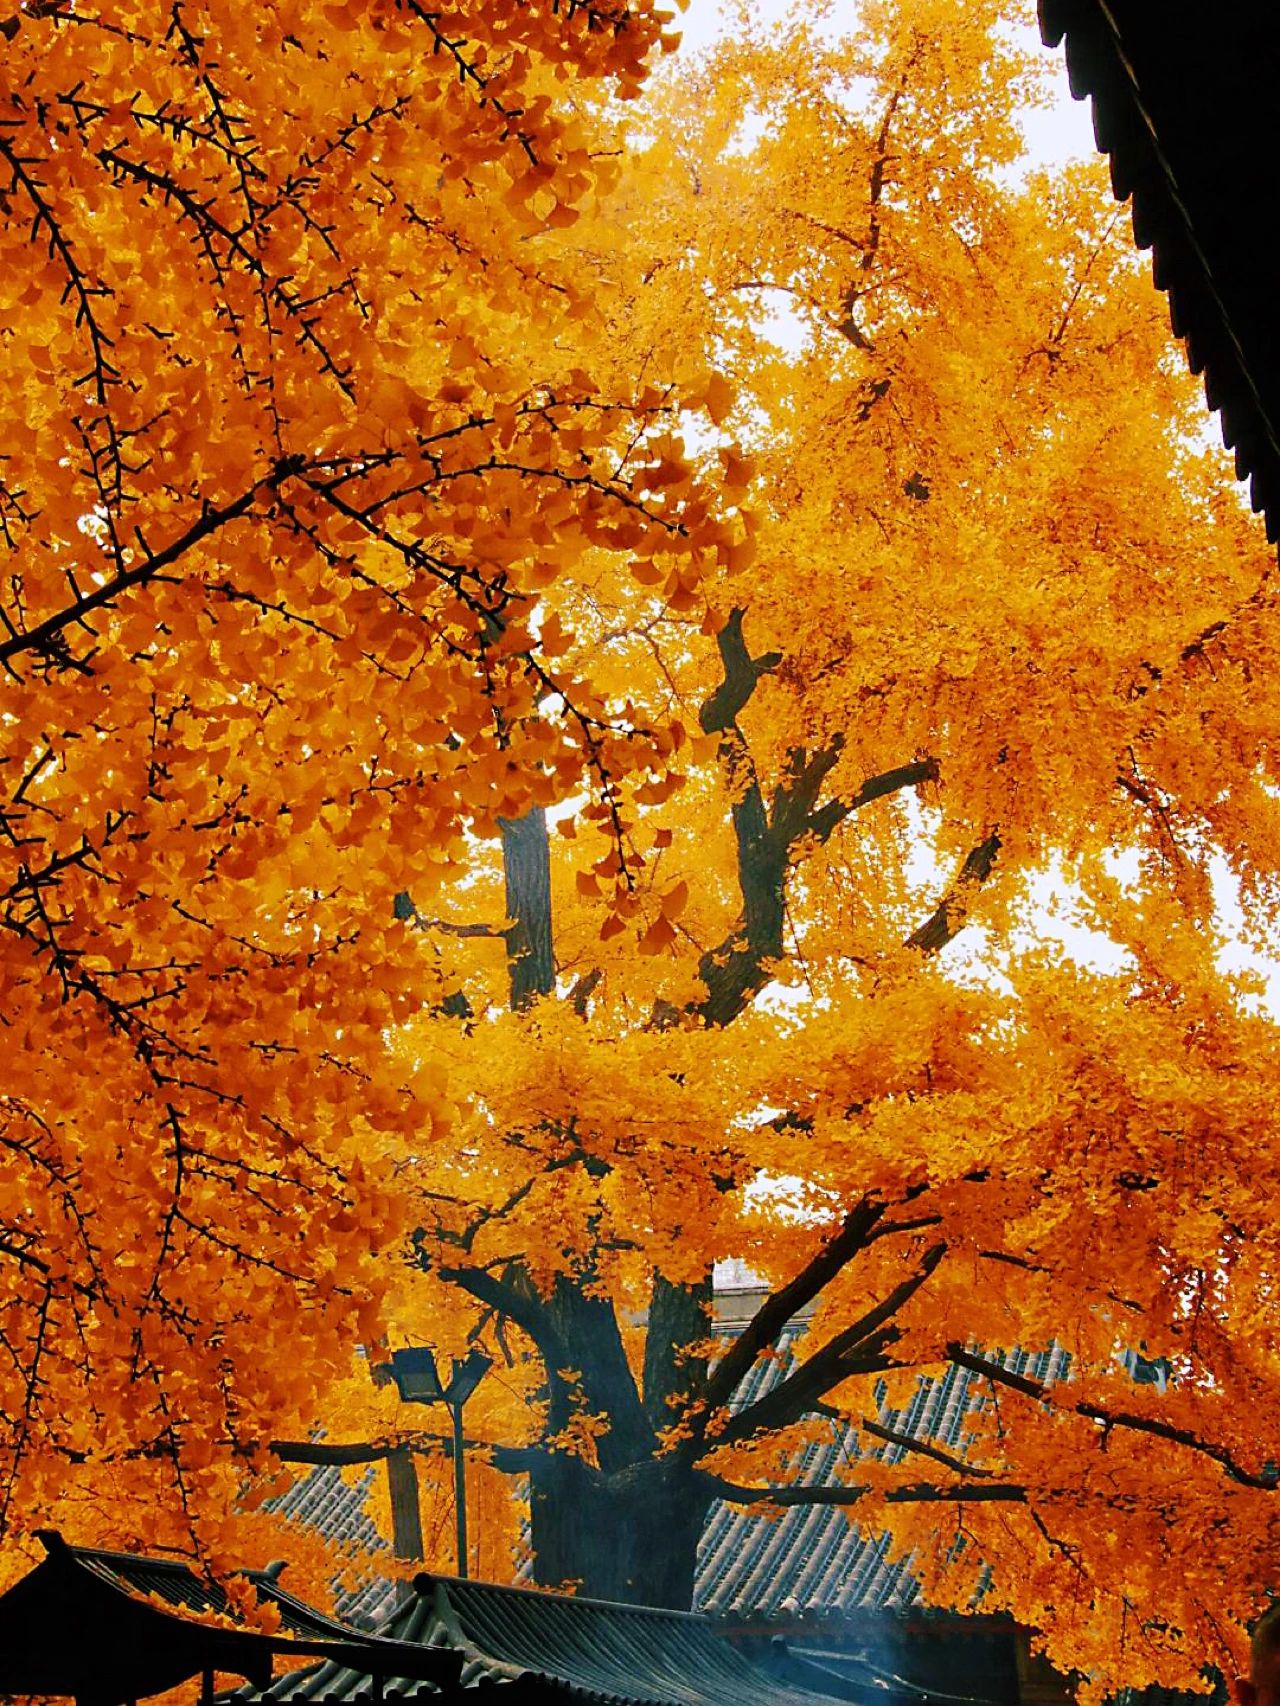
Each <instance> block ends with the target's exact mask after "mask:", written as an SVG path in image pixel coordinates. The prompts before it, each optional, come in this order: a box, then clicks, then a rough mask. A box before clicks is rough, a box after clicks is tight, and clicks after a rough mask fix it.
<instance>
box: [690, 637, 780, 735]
mask: <svg viewBox="0 0 1280 1706" xmlns="http://www.w3.org/2000/svg"><path fill="white" fill-rule="evenodd" d="M745 615H746V611H745V610H742V609H734V610H731V611H730V612H729V619H728V621H727V622H726V623H725V625H724V627H723V628H721V630H720V632H719V633H718V634H717V635H716V645H717V646H718V647H719V648H720V656H721V658H722V659H723V661H724V680H723V681H722V682H721V683H720V685H719V687H717V688H716V690H715V692H714V693H713V694H712V695H711V697H710V698H709V699H707V700H706V701H705V703H704V704H703V706H702V709H701V710H700V711H699V712H698V721H699V723H700V724H701V725H702V729H703V732H704V734H716V733H723V732H724V731H726V730H728V729H730V728H732V726H733V724H734V721H735V719H736V718H737V716H738V713H739V712H740V711H742V710H743V709H745V707H746V704H747V701H748V700H749V699H750V697H751V695H752V694H753V693H754V692H755V690H756V682H757V681H759V679H760V677H761V676H762V675H768V674H769V673H770V672H771V671H772V670H775V669H777V667H778V665H779V664H780V663H781V662H782V653H781V652H765V653H763V654H762V655H761V656H760V657H758V658H753V657H752V656H751V654H750V653H749V652H748V651H747V642H746V640H745V639H744V638H743V635H742V620H743V617H744V616H745Z"/></svg>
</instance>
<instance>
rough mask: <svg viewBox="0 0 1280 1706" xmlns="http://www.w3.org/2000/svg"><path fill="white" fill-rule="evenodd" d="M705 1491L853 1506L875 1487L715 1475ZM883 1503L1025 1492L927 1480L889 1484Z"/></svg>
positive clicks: (997, 1497)
mask: <svg viewBox="0 0 1280 1706" xmlns="http://www.w3.org/2000/svg"><path fill="white" fill-rule="evenodd" d="M706 1482H707V1484H708V1490H709V1491H710V1492H711V1493H712V1494H713V1496H714V1497H715V1498H717V1499H724V1500H725V1501H726V1503H728V1504H735V1505H753V1504H770V1505H856V1504H859V1503H860V1502H861V1501H862V1500H863V1499H865V1498H868V1497H870V1496H872V1495H873V1494H874V1493H875V1488H873V1487H866V1486H849V1487H829V1486H828V1487H742V1486H738V1485H737V1484H736V1483H735V1482H733V1481H726V1480H724V1478H723V1477H722V1476H719V1475H708V1476H707V1477H706ZM880 1497H881V1498H882V1499H883V1500H884V1502H885V1504H887V1505H908V1504H948V1505H957V1504H1017V1505H1025V1504H1026V1502H1027V1492H1026V1488H1025V1487H1018V1486H1014V1485H1011V1484H1009V1483H1007V1482H1003V1481H1001V1482H996V1481H979V1482H978V1483H977V1484H976V1485H973V1484H971V1483H968V1482H965V1483H962V1484H959V1485H956V1486H949V1487H935V1486H933V1485H931V1484H930V1483H929V1482H913V1483H911V1484H910V1485H907V1486H903V1487H890V1488H888V1489H887V1490H885V1491H884V1492H882V1493H881V1494H880Z"/></svg>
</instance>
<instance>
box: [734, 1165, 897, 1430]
mask: <svg viewBox="0 0 1280 1706" xmlns="http://www.w3.org/2000/svg"><path fill="white" fill-rule="evenodd" d="M884 1212H885V1204H884V1203H880V1202H874V1201H873V1200H872V1199H871V1198H870V1197H863V1199H862V1201H861V1202H860V1203H858V1204H857V1205H856V1207H854V1208H852V1209H850V1211H849V1213H848V1214H847V1215H846V1216H845V1217H844V1222H843V1224H842V1225H841V1227H840V1230H839V1231H838V1232H837V1233H836V1234H835V1236H834V1237H833V1238H829V1239H828V1240H827V1242H826V1243H825V1244H824V1245H823V1246H822V1248H821V1249H820V1250H819V1251H818V1252H817V1254H816V1255H815V1256H813V1257H812V1258H811V1259H810V1260H809V1262H807V1263H806V1265H805V1266H804V1267H803V1268H802V1269H801V1270H800V1272H799V1273H798V1274H797V1275H796V1277H795V1278H794V1279H793V1280H790V1281H789V1282H788V1283H787V1284H786V1285H784V1286H780V1287H779V1288H778V1289H777V1290H776V1291H774V1292H771V1293H770V1294H769V1296H768V1297H766V1298H765V1300H764V1302H763V1303H762V1304H761V1305H760V1307H759V1309H757V1310H756V1312H755V1314H754V1315H753V1316H752V1317H751V1319H750V1321H748V1322H747V1325H746V1326H745V1327H744V1328H743V1329H742V1331H741V1333H739V1335H738V1337H737V1338H736V1339H735V1340H734V1342H733V1344H732V1345H730V1347H729V1349H728V1350H727V1351H726V1352H725V1354H724V1356H723V1357H721V1359H720V1361H719V1362H718V1363H717V1364H716V1367H715V1371H714V1373H713V1374H712V1375H711V1377H710V1379H709V1380H708V1381H707V1391H706V1400H705V1402H706V1409H707V1413H710V1412H711V1411H712V1410H715V1409H717V1408H720V1407H722V1406H723V1405H725V1404H727V1403H728V1402H729V1400H730V1398H732V1397H733V1394H734V1393H735V1392H736V1391H737V1389H738V1387H739V1386H740V1385H741V1384H742V1382H743V1380H744V1379H745V1378H746V1376H747V1375H748V1374H749V1373H750V1371H751V1369H752V1368H753V1367H754V1366H755V1363H756V1359H757V1358H758V1357H759V1356H760V1353H761V1352H762V1351H765V1350H768V1349H770V1348H771V1347H772V1346H773V1345H775V1344H777V1342H778V1339H779V1338H780V1336H781V1335H782V1332H783V1330H784V1329H785V1328H786V1326H787V1324H788V1323H789V1322H790V1321H791V1320H793V1319H794V1317H795V1316H796V1315H797V1314H798V1313H799V1311H800V1310H801V1309H803V1308H804V1307H805V1306H806V1304H809V1303H812V1302H813V1300H814V1298H815V1297H817V1296H818V1294H819V1292H821V1291H822V1290H823V1288H824V1287H825V1286H827V1285H828V1284H829V1283H830V1281H831V1280H833V1279H834V1278H835V1276H836V1275H837V1274H838V1273H839V1272H840V1270H841V1269H842V1268H843V1267H844V1266H845V1265H846V1263H848V1262H849V1261H850V1260H851V1259H852V1258H853V1257H854V1256H855V1255H857V1253H858V1251H859V1250H861V1249H863V1248H864V1246H865V1245H866V1243H867V1238H868V1234H869V1233H870V1232H871V1230H872V1228H873V1227H874V1226H875V1224H876V1222H877V1221H878V1220H879V1219H880V1218H881V1216H882V1215H883V1214H884ZM704 1426H705V1417H704Z"/></svg>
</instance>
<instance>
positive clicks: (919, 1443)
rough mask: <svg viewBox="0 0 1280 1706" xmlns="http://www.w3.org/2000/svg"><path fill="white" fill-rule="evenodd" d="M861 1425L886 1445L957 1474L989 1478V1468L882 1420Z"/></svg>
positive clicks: (866, 1431)
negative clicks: (953, 1454) (957, 1455)
mask: <svg viewBox="0 0 1280 1706" xmlns="http://www.w3.org/2000/svg"><path fill="white" fill-rule="evenodd" d="M861 1427H862V1431H863V1433H867V1434H870V1435H871V1436H872V1438H873V1439H882V1440H884V1442H885V1444H886V1445H896V1446H898V1447H899V1448H900V1449H901V1450H902V1451H911V1452H915V1454H916V1455H917V1456H918V1457H928V1458H930V1459H931V1460H932V1461H933V1462H934V1463H940V1464H941V1465H942V1467H943V1468H944V1469H954V1470H955V1472H956V1474H957V1475H975V1476H977V1477H979V1478H980V1479H982V1480H984V1481H985V1480H990V1478H991V1470H990V1469H976V1468H974V1466H973V1465H972V1464H969V1463H966V1462H965V1461H964V1459H963V1458H961V1457H953V1456H952V1455H951V1453H950V1452H949V1451H942V1450H941V1449H940V1448H939V1447H938V1446H936V1445H929V1444H927V1443H926V1442H925V1441H924V1440H922V1439H913V1438H912V1437H911V1435H910V1434H903V1433H898V1432H897V1430H896V1429H894V1428H886V1427H885V1426H884V1424H883V1423H882V1422H872V1421H864V1422H862V1424H861Z"/></svg>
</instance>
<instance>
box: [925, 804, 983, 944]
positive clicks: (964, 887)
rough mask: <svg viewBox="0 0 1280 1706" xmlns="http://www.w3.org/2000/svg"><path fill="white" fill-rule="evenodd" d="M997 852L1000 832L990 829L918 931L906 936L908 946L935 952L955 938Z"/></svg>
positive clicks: (961, 928) (967, 916)
mask: <svg viewBox="0 0 1280 1706" xmlns="http://www.w3.org/2000/svg"><path fill="white" fill-rule="evenodd" d="M999 851H1000V834H999V831H998V830H993V831H992V832H991V834H990V835H988V836H987V838H986V840H985V841H980V842H979V843H978V845H977V846H976V847H975V848H974V849H973V851H972V852H971V853H970V854H969V856H968V858H967V859H966V860H965V862H964V864H963V865H962V866H961V867H960V874H959V876H958V877H957V878H956V880H955V882H954V883H953V884H952V885H951V887H950V888H949V889H948V890H947V892H946V894H945V895H943V897H942V899H941V900H940V901H939V902H938V905H937V906H936V907H935V908H934V910H933V912H932V913H930V915H929V917H928V918H926V919H925V921H924V923H923V924H922V925H921V926H920V927H919V929H918V930H913V931H912V933H911V935H910V936H908V937H907V946H908V947H909V948H919V950H920V952H921V953H922V954H936V953H938V952H939V951H940V950H941V949H943V948H945V947H946V945H947V943H948V942H951V941H954V940H955V938H956V937H957V936H958V935H959V934H960V932H961V930H963V929H964V927H965V925H966V924H967V923H968V920H969V907H970V905H971V904H972V901H973V893H974V890H975V889H977V888H978V887H979V886H980V885H981V884H982V883H985V882H986V880H987V878H988V877H989V876H990V875H991V872H992V869H993V867H994V866H995V862H996V855H997V854H998V853H999Z"/></svg>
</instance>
